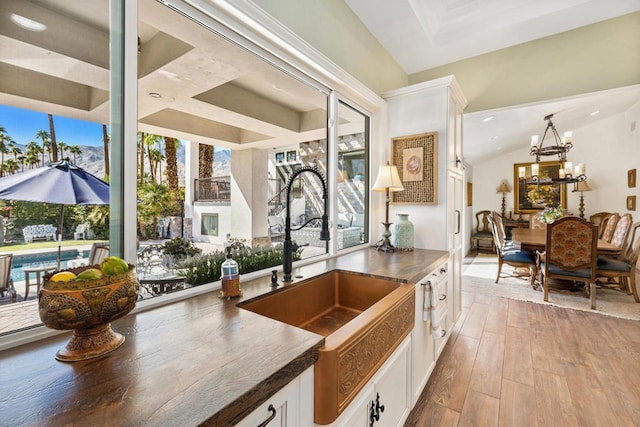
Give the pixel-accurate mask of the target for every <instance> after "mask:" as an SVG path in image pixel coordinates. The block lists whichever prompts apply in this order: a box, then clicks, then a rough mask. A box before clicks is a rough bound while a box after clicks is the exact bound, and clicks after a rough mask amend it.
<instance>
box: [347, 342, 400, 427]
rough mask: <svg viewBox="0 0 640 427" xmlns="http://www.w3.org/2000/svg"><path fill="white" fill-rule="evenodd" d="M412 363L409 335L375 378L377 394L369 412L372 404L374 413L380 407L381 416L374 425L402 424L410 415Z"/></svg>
mask: <svg viewBox="0 0 640 427" xmlns="http://www.w3.org/2000/svg"><path fill="white" fill-rule="evenodd" d="M410 363H411V339H410V337H407V339H405V340H404V341H403V343H402V344H401V345H400V347H398V349H397V350H396V352H395V353H394V354H393V356H391V358H390V359H389V360H388V361H387V363H385V365H384V366H383V367H382V369H381V370H380V371H378V373H377V374H376V376H375V378H374V384H375V394H376V396H375V397H374V398H373V399H372V401H371V402H370V403H369V405H370V406H369V412H371V409H372V408H371V407H372V406H373V410H374V413H375V412H376V407H379V409H380V412H378V415H379V416H380V418H379V419H378V420H377V421H375V422H374V423H373V426H374V427H391V426H402V425H403V424H404V422H405V420H406V419H407V416H409V410H410V401H411V398H410V388H409V381H410V379H409V373H410V371H409V366H410ZM382 406H384V411H382V410H381V409H382ZM354 425H355V424H354ZM367 425H369V424H367Z"/></svg>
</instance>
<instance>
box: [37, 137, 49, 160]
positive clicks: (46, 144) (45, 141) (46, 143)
mask: <svg viewBox="0 0 640 427" xmlns="http://www.w3.org/2000/svg"><path fill="white" fill-rule="evenodd" d="M36 138H40V139H42V166H44V165H45V164H46V162H45V160H44V154H45V153H46V152H47V150H48V149H49V144H50V142H49V132H47V131H46V130H39V131H38V132H37V133H36ZM49 158H51V157H49Z"/></svg>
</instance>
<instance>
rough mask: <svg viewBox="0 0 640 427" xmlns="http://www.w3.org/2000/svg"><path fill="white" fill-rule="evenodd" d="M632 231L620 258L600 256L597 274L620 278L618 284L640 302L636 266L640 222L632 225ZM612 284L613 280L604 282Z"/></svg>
mask: <svg viewBox="0 0 640 427" xmlns="http://www.w3.org/2000/svg"><path fill="white" fill-rule="evenodd" d="M630 230H631V232H630V233H629V236H628V238H627V240H626V244H625V247H624V249H623V250H622V254H621V255H620V257H619V258H611V257H604V256H599V257H598V271H597V273H596V276H597V277H598V278H599V277H607V278H612V279H618V280H619V282H618V283H617V286H618V287H619V288H620V289H621V290H623V291H625V292H627V293H629V294H631V295H633V299H635V300H636V302H640V297H638V291H637V289H636V266H637V263H638V257H640V222H636V223H635V224H633V225H632V226H631V227H630ZM603 285H604V286H606V287H610V286H611V282H607V283H604V284H603Z"/></svg>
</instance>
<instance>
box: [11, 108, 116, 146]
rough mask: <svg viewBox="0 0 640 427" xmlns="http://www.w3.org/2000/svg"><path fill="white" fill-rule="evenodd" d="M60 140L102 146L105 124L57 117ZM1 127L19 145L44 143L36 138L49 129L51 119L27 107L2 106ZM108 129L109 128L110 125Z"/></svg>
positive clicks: (73, 143)
mask: <svg viewBox="0 0 640 427" xmlns="http://www.w3.org/2000/svg"><path fill="white" fill-rule="evenodd" d="M53 123H54V125H55V129H56V141H58V142H60V141H62V142H64V143H65V144H67V145H96V146H101V145H102V124H100V123H93V122H86V121H84V120H76V119H70V118H68V117H62V116H55V115H54V116H53ZM0 126H2V127H4V128H5V130H6V133H7V134H9V136H10V137H11V138H12V139H13V140H14V141H16V142H17V143H18V144H21V145H27V144H28V143H29V142H31V141H36V142H38V143H42V140H40V139H38V138H36V134H37V133H38V131H40V130H46V131H47V132H49V119H48V118H47V115H46V114H45V113H40V112H36V111H30V110H23V109H21V108H15V107H9V106H7V105H0ZM107 131H108V128H107Z"/></svg>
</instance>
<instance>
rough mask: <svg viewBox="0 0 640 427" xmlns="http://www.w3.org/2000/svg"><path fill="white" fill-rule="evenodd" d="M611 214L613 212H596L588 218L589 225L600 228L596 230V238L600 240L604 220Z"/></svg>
mask: <svg viewBox="0 0 640 427" xmlns="http://www.w3.org/2000/svg"><path fill="white" fill-rule="evenodd" d="M612 213H613V212H598V213H594V214H593V215H591V216H590V217H589V222H590V223H591V224H593V225H597V226H598V227H600V229H599V230H598V238H602V232H603V231H604V225H605V223H606V221H605V220H606V218H607V217H608V216H609V215H611V214H612Z"/></svg>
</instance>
